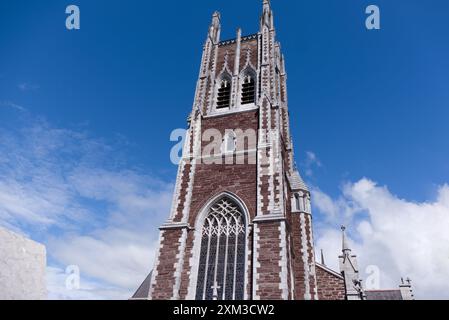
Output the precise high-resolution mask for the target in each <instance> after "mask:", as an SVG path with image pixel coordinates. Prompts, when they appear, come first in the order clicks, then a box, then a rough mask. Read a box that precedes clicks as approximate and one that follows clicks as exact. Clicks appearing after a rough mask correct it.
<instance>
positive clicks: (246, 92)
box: [242, 76, 256, 105]
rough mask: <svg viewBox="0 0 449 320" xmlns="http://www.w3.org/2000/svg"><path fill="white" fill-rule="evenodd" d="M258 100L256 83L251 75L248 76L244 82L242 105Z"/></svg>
mask: <svg viewBox="0 0 449 320" xmlns="http://www.w3.org/2000/svg"><path fill="white" fill-rule="evenodd" d="M255 101H256V83H255V81H254V79H253V77H251V76H246V77H245V78H244V79H243V84H242V105H244V104H250V103H254V102H255Z"/></svg>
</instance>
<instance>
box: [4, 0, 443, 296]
mask: <svg viewBox="0 0 449 320" xmlns="http://www.w3.org/2000/svg"><path fill="white" fill-rule="evenodd" d="M261 2H262V1H260V0H246V1H244V2H242V1H237V0H228V1H201V2H200V1H197V2H195V5H192V2H186V1H165V2H155V1H136V0H134V1H126V2H125V1H103V0H102V1H85V0H84V1H83V0H79V1H74V2H70V3H69V2H67V1H56V0H53V1H50V0H48V1H24V0H17V1H2V2H1V3H0V43H2V49H1V50H0V133H1V135H0V152H1V153H2V159H3V160H0V178H1V180H0V199H1V200H0V224H1V225H4V226H7V227H9V228H11V229H14V230H16V231H18V232H23V233H26V234H28V235H29V236H30V237H32V238H33V239H36V240H38V241H42V242H43V243H45V244H47V246H48V248H49V265H50V266H51V268H52V269H51V273H50V276H49V278H51V279H52V280H54V281H53V282H52V283H51V285H50V287H51V288H52V289H51V290H50V291H52V292H54V297H55V298H58V297H59V298H60V297H67V296H70V297H74V298H77V297H78V298H79V297H87V298H95V297H99V298H105V297H106V298H121V297H125V296H126V294H128V291H132V289H134V288H133V286H134V285H135V283H136V282H138V281H139V280H143V278H144V277H145V275H144V274H138V273H142V272H143V273H145V272H147V271H149V270H147V269H149V268H150V267H151V266H150V262H148V261H150V260H152V254H153V251H152V250H153V249H154V248H152V246H154V241H155V239H156V238H157V230H156V228H157V225H158V224H159V223H160V222H162V221H163V220H164V219H165V217H166V216H167V215H168V210H169V209H168V208H169V202H170V197H171V188H172V185H173V183H174V180H175V177H176V170H177V168H176V167H175V166H174V165H173V164H172V163H171V162H170V149H171V148H172V146H173V143H172V142H170V141H169V137H170V133H171V132H172V131H173V130H174V129H176V128H185V126H186V118H187V115H188V113H189V112H190V110H191V105H192V99H193V95H194V88H195V85H196V80H197V75H198V68H199V63H200V58H201V56H200V54H201V46H202V44H203V41H204V39H205V36H206V32H207V27H208V24H209V22H210V17H211V14H212V12H213V11H215V10H219V11H220V12H221V14H222V25H223V26H222V28H223V32H222V38H223V39H227V38H233V37H234V35H235V30H236V28H237V27H242V28H243V33H244V34H251V33H255V32H257V31H258V19H259V15H260V13H261ZM69 4H76V5H78V6H79V7H80V10H81V30H79V31H68V30H67V29H65V18H66V14H65V8H66V6H67V5H69ZM369 4H376V5H378V6H379V7H380V9H381V30H379V31H367V30H366V28H365V27H364V21H365V18H366V15H365V13H364V12H365V8H366V7H367V6H368V5H369ZM273 9H274V12H275V25H276V28H277V33H278V39H279V40H280V42H281V44H282V49H283V51H284V53H285V56H286V59H287V71H288V77H289V80H288V81H289V82H288V86H289V107H290V112H291V122H292V123H291V125H292V135H293V138H294V141H295V148H296V160H297V162H298V164H299V166H300V168H301V170H302V172H303V175H304V176H305V178H306V180H307V181H308V183H309V184H310V185H311V186H312V187H313V189H314V190H315V199H316V201H315V204H314V206H315V212H316V218H315V221H316V238H317V243H318V245H319V246H321V247H324V248H325V249H327V251H329V252H328V255H329V260H332V261H334V260H336V259H335V258H334V256H336V255H337V254H338V241H337V240H336V238H337V237H338V236H339V235H338V232H337V231H338V226H339V224H341V223H346V224H349V225H350V226H351V229H352V230H353V232H352V233H351V236H352V238H353V241H354V246H355V247H357V248H358V250H360V251H363V252H358V253H359V255H360V256H361V257H360V258H361V259H362V263H363V264H365V265H368V264H379V265H380V267H381V270H382V274H383V277H384V278H385V279H386V280H385V281H384V283H385V285H395V284H396V282H397V280H398V277H400V276H401V275H403V274H404V273H408V274H410V275H411V276H415V278H422V274H423V273H424V271H426V270H427V269H426V268H425V264H426V263H428V259H432V262H435V263H436V262H437V261H438V262H439V263H440V267H442V266H447V265H449V257H444V256H443V257H441V256H439V255H437V254H435V256H431V257H427V256H426V257H424V256H423V255H417V256H416V257H414V260H410V261H409V260H406V261H407V263H408V264H407V263H404V262H401V261H400V260H398V259H399V258H398V257H397V256H400V255H401V253H402V252H406V251H407V250H410V249H409V248H410V246H411V245H410V246H409V244H410V243H408V242H404V243H403V245H401V246H399V244H402V243H400V241H399V240H398V239H397V238H396V237H400V238H401V239H402V238H408V239H410V241H411V242H413V241H415V240H416V241H418V242H419V243H421V242H422V244H421V247H420V248H421V249H423V252H425V249H426V247H425V246H429V245H433V243H434V242H436V241H437V240H440V241H443V242H444V241H446V240H447V239H446V238H444V235H442V234H439V233H438V231H437V230H439V229H438V228H439V226H441V225H442V226H446V227H449V221H448V220H449V218H448V216H449V209H448V207H449V205H448V202H449V201H447V199H448V198H449V197H447V194H446V193H449V191H448V190H447V185H446V183H448V182H449V181H448V180H449V164H448V162H447V159H448V157H449V140H448V139H447V137H448V135H449V127H448V126H447V119H449V108H448V104H449V59H448V56H449V41H448V40H447V39H448V36H449V20H448V14H449V2H448V1H446V0H432V1H419V0H407V1H405V0H396V1H384V0H374V1H362V0H360V1H337V0H314V1H288V2H287V1H276V0H274V1H273ZM86 190H88V191H86ZM2 191H3V193H2ZM371 197H374V199H373V201H370V199H371ZM379 199H382V200H379ZM25 200H26V201H25ZM33 201H34V202H33ZM379 203H382V204H383V206H379ZM18 204H20V206H19V205H18ZM392 208H394V210H393V209H392ZM426 210H427V211H426ZM423 213H425V215H424V216H422V215H423ZM148 215H151V216H148ZM42 217H44V218H45V219H42ZM436 217H438V218H436ZM142 219H143V220H145V221H147V222H145V223H144V224H142V225H141V224H140V223H138V222H141V221H142ZM395 219H399V220H395ZM393 221H394V225H395V226H396V227H397V226H398V224H399V225H403V226H404V227H403V228H401V230H399V231H397V230H396V231H397V232H396V233H394V232H392V231H391V230H390V229H389V228H386V227H385V226H386V225H388V224H392V222H393ZM422 221H425V223H424V225H423V223H422ZM415 228H416V229H415ZM386 230H387V231H386ZM404 230H405V231H404ZM420 231H422V232H423V233H422V234H421V233H420ZM401 232H403V233H401ZM411 233H413V234H411ZM398 235H399V236H398ZM426 237H427V238H426ZM423 238H425V240H426V241H424V240H423ZM433 239H434V240H435V241H430V240H433ZM427 240H428V241H427ZM416 241H415V242H416ZM391 242H396V244H397V246H398V247H392V246H393V244H391ZM373 243H375V244H377V245H374V244H373ZM398 243H399V244H398ZM414 244H416V243H414ZM86 248H97V249H98V250H99V251H103V252H107V251H108V250H110V251H111V252H114V251H115V250H117V249H118V248H119V249H120V250H122V251H119V252H123V255H124V256H126V257H128V256H129V255H130V252H132V253H131V258H132V259H135V260H132V259H131V261H133V262H135V265H132V264H131V263H130V264H129V265H128V264H126V263H124V262H123V260H125V258H122V259H121V260H120V259H119V258H118V257H116V256H114V255H113V254H105V255H104V256H101V257H98V259H97V260H95V258H94V257H90V256H83V253H84V252H85V251H86ZM427 249H429V248H428V247H427ZM439 249H440V250H443V251H444V250H446V249H447V248H446V247H442V248H439ZM431 251H438V250H437V248H436V247H432V250H431ZM418 252H420V251H419V250H418ZM446 252H447V250H446ZM362 256H363V257H362ZM89 259H91V260H92V259H93V260H94V261H89ZM404 259H406V257H404ZM426 259H427V260H426ZM440 259H442V260H441V261H440ZM425 260H426V261H427V262H425ZM402 261H404V260H402ZM105 263H108V264H113V263H115V264H116V265H117V266H118V267H117V268H116V270H112V271H111V272H110V274H109V275H108V274H105V271H104V268H101V265H102V264H105ZM69 264H78V265H81V272H82V274H83V277H84V278H83V279H85V281H84V283H85V288H84V289H85V290H81V291H82V292H81V293H77V294H79V295H76V294H74V293H73V292H69V293H68V292H65V291H64V290H63V289H61V288H59V285H60V282H61V281H62V280H61V279H62V278H63V276H64V274H63V269H64V268H65V266H66V265H69ZM415 264H416V267H413V266H414V265H415ZM136 265H138V266H136ZM418 266H419V267H418ZM102 269H103V270H102ZM437 269H438V270H433V272H434V273H435V274H437V276H435V279H429V280H428V281H422V282H421V283H418V284H417V286H418V288H421V292H422V293H421V296H422V297H430V296H438V294H439V295H440V296H441V295H446V297H447V296H449V289H448V288H447V287H443V288H440V287H438V285H437V281H436V279H437V280H441V279H443V278H444V274H441V275H440V273H441V271H440V270H439V268H437ZM446 269H447V268H446ZM114 271H115V272H114ZM427 271H428V270H427ZM123 273H127V274H129V277H128V278H124V279H122V278H121V275H123ZM405 275H407V274H405ZM440 276H441V277H440ZM417 280H418V279H417ZM418 281H419V280H418ZM61 290H62V291H61ZM127 290H128V291H127ZM117 292H119V293H120V294H121V295H118V294H117ZM436 293H437V294H436Z"/></svg>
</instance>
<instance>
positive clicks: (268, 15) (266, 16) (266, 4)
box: [260, 0, 273, 29]
mask: <svg viewBox="0 0 449 320" xmlns="http://www.w3.org/2000/svg"><path fill="white" fill-rule="evenodd" d="M264 26H267V27H268V28H269V29H272V28H273V12H272V11H271V3H270V0H263V14H262V18H261V23H260V27H261V29H262V28H263V27H264Z"/></svg>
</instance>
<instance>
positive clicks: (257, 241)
mask: <svg viewBox="0 0 449 320" xmlns="http://www.w3.org/2000/svg"><path fill="white" fill-rule="evenodd" d="M259 232H260V229H259V226H258V225H257V224H254V236H253V248H254V253H253V300H260V296H259V295H258V294H257V292H258V291H259V279H260V275H259V273H258V272H257V270H258V269H259V268H260V262H259V250H260V237H259Z"/></svg>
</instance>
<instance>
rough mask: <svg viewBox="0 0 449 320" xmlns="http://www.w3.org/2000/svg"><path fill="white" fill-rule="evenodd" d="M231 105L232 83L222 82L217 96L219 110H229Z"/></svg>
mask: <svg viewBox="0 0 449 320" xmlns="http://www.w3.org/2000/svg"><path fill="white" fill-rule="evenodd" d="M230 104H231V83H230V82H229V81H228V80H222V81H221V84H220V88H219V89H218V96H217V109H224V108H229V106H230Z"/></svg>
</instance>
